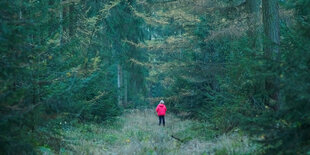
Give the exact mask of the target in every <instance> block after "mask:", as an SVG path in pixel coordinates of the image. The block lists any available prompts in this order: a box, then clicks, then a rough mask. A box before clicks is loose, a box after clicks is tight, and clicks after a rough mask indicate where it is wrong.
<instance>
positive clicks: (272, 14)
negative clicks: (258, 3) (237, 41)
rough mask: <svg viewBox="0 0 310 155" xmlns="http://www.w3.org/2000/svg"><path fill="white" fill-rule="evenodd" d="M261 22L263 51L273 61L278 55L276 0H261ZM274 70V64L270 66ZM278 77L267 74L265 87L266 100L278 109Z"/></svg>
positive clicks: (277, 8) (277, 9) (278, 37)
mask: <svg viewBox="0 0 310 155" xmlns="http://www.w3.org/2000/svg"><path fill="white" fill-rule="evenodd" d="M262 4H263V24H264V35H265V36H264V38H265V40H264V53H265V56H266V58H267V59H268V60H271V62H274V60H276V59H277V58H278V56H279V45H280V34H279V5H278V1H277V0H263V3H262ZM270 69H271V70H270V71H271V72H274V70H275V69H274V66H272V67H271V68H270ZM278 79H279V78H278V77H277V75H276V74H274V75H272V76H268V77H267V78H266V82H265V89H266V91H267V92H269V95H270V100H269V101H267V102H266V104H268V105H269V106H270V107H271V108H272V109H274V110H278V108H279V104H275V103H276V102H278V98H279V82H278V81H279V80H278Z"/></svg>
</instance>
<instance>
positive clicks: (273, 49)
mask: <svg viewBox="0 0 310 155" xmlns="http://www.w3.org/2000/svg"><path fill="white" fill-rule="evenodd" d="M263 23H264V34H265V41H264V52H265V54H266V56H267V57H268V58H273V56H272V55H278V53H279V45H280V34H279V5H278V1H277V0H263Z"/></svg>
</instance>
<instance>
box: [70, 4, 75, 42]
mask: <svg viewBox="0 0 310 155" xmlns="http://www.w3.org/2000/svg"><path fill="white" fill-rule="evenodd" d="M74 5H75V4H74V3H72V4H70V6H69V36H70V37H71V36H73V34H74V28H75V15H74V12H75V11H74Z"/></svg>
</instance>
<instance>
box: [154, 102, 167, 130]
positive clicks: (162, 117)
mask: <svg viewBox="0 0 310 155" xmlns="http://www.w3.org/2000/svg"><path fill="white" fill-rule="evenodd" d="M164 103H165V102H164V101H163V100H161V101H160V102H159V104H158V105H157V107H156V112H157V115H158V117H159V125H160V124H161V122H163V126H165V115H166V111H167V108H166V106H165V105H164Z"/></svg>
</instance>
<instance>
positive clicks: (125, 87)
mask: <svg viewBox="0 0 310 155" xmlns="http://www.w3.org/2000/svg"><path fill="white" fill-rule="evenodd" d="M124 73H125V74H124V104H125V105H127V102H128V72H127V71H126V72H124Z"/></svg>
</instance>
